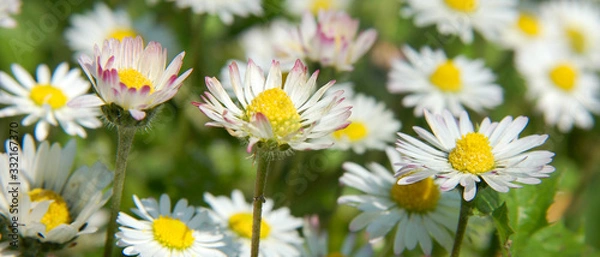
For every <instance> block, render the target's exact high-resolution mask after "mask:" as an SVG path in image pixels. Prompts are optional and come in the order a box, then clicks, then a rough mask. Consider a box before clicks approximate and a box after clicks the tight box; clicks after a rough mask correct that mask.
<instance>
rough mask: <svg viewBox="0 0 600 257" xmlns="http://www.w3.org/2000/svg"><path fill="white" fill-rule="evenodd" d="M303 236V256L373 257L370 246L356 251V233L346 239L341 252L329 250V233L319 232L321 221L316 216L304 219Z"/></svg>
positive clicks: (350, 234)
mask: <svg viewBox="0 0 600 257" xmlns="http://www.w3.org/2000/svg"><path fill="white" fill-rule="evenodd" d="M302 234H303V235H304V239H305V244H304V246H305V247H304V249H303V252H302V256H305V257H333V256H340V257H343V256H352V257H370V256H373V249H372V248H371V245H369V244H365V245H364V246H362V247H360V248H358V249H356V245H357V244H356V234H355V233H349V234H348V235H347V236H346V237H345V238H344V242H343V243H342V247H341V249H339V251H336V250H330V249H328V246H327V245H328V244H329V234H328V233H327V231H324V232H320V231H319V219H318V216H316V215H315V216H313V217H310V218H305V219H304V226H303V227H302ZM355 249H356V250H355Z"/></svg>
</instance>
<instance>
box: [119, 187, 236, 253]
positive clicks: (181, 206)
mask: <svg viewBox="0 0 600 257" xmlns="http://www.w3.org/2000/svg"><path fill="white" fill-rule="evenodd" d="M133 201H134V202H135V205H136V206H137V209H131V211H132V212H133V213H135V214H136V215H137V216H138V217H140V218H142V220H137V219H135V218H133V217H131V216H129V215H127V214H126V213H124V212H120V213H119V217H118V218H117V222H118V223H119V224H120V225H121V227H119V230H120V232H117V233H116V237H117V239H118V241H117V245H118V246H120V247H125V249H123V254H125V255H127V256H133V255H138V254H139V256H140V257H144V256H148V257H151V256H164V257H178V256H181V257H183V256H216V257H221V256H227V255H226V254H225V253H223V252H222V250H221V249H220V248H222V247H224V246H225V242H224V241H223V239H224V236H223V234H221V233H220V231H219V230H218V228H217V227H216V224H213V221H212V220H211V218H210V217H209V214H208V212H207V211H206V210H200V209H198V210H196V209H195V208H194V207H193V206H188V203H187V200H186V199H181V200H179V201H177V204H175V207H174V208H173V211H171V199H170V198H169V196H168V195H166V194H163V195H161V197H160V199H159V201H158V202H157V201H156V200H155V199H154V198H146V199H142V200H140V199H139V198H138V197H137V196H136V195H134V196H133Z"/></svg>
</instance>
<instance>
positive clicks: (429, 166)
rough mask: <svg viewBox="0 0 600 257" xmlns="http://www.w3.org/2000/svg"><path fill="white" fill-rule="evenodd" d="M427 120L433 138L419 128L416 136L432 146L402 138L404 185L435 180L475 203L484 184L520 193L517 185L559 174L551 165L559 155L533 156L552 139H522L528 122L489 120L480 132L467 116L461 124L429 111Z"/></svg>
mask: <svg viewBox="0 0 600 257" xmlns="http://www.w3.org/2000/svg"><path fill="white" fill-rule="evenodd" d="M425 119H426V120H427V123H428V124H429V127H431V131H432V132H429V131H427V130H425V129H423V128H420V127H414V130H415V132H416V133H417V134H418V135H419V136H420V137H421V138H422V139H423V140H425V142H427V143H424V142H422V141H419V140H418V139H416V138H414V137H412V136H409V135H407V134H404V133H398V135H399V136H400V139H399V140H398V143H397V146H398V151H400V153H401V154H402V155H403V157H406V158H405V159H404V160H403V161H402V162H400V165H401V166H403V167H402V168H401V169H400V170H399V171H398V173H397V174H396V175H397V176H400V177H401V178H400V180H398V184H400V185H406V184H412V183H414V182H417V181H421V180H423V179H426V178H429V177H431V176H436V178H437V179H438V180H439V181H440V188H441V190H442V191H448V190H452V189H454V188H455V187H456V186H457V185H458V184H460V185H461V186H462V187H464V191H463V197H464V199H465V200H467V201H471V200H473V198H475V194H476V192H477V186H476V185H477V183H480V182H481V179H483V180H484V183H486V184H487V185H489V186H490V187H491V188H492V189H494V190H496V191H498V192H508V190H509V188H517V187H520V185H519V184H517V183H521V184H539V183H541V182H542V181H541V180H540V178H545V177H548V176H550V175H549V173H551V172H553V171H554V167H552V166H550V165H548V163H550V162H551V161H552V157H553V156H554V153H552V152H550V151H543V150H536V151H529V150H530V149H532V148H535V147H538V146H540V145H542V144H543V143H544V142H545V141H546V139H548V135H531V136H526V137H523V138H519V134H520V133H521V131H523V129H524V128H525V126H526V125H527V122H528V118H527V117H523V116H519V117H517V118H516V119H513V118H512V117H511V116H507V117H505V118H504V119H502V121H500V122H499V123H498V122H493V123H492V122H491V121H490V119H489V118H485V119H484V120H483V121H482V122H481V124H479V128H478V130H477V131H475V130H474V128H473V123H471V120H470V119H469V116H468V115H467V113H466V112H463V113H462V114H461V115H460V119H459V120H456V119H455V118H454V117H453V116H452V114H450V112H448V111H445V112H444V113H443V114H441V115H435V114H431V113H429V112H427V111H426V112H425Z"/></svg>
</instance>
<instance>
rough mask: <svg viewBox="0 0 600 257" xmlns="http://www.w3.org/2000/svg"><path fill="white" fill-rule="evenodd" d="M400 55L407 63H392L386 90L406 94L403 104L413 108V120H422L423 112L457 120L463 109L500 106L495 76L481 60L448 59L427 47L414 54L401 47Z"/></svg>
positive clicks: (498, 89)
mask: <svg viewBox="0 0 600 257" xmlns="http://www.w3.org/2000/svg"><path fill="white" fill-rule="evenodd" d="M402 51H403V52H404V55H405V56H406V60H401V59H397V60H394V61H393V62H392V70H391V71H390V73H389V82H388V85H387V88H388V90H389V91H390V92H392V93H408V95H407V96H405V97H404V99H402V103H403V105H404V106H406V107H415V110H414V114H415V116H417V117H421V116H422V115H423V111H424V110H429V111H431V112H434V113H441V112H442V111H443V110H445V109H448V110H450V112H452V114H454V115H455V116H458V115H460V113H461V112H462V111H463V110H464V107H463V105H464V106H466V107H468V108H470V109H472V110H474V111H476V112H482V111H483V110H484V109H491V108H494V107H496V106H498V105H500V104H501V103H502V88H501V87H500V86H498V85H496V84H494V79H495V76H494V74H493V73H492V71H491V70H490V69H488V68H486V67H484V63H483V60H469V59H467V58H465V57H464V56H457V57H455V58H453V59H448V58H446V55H445V54H444V52H443V51H442V50H440V49H438V50H432V49H431V48H429V47H423V48H421V52H417V51H415V50H413V49H412V48H410V47H409V46H404V47H403V48H402Z"/></svg>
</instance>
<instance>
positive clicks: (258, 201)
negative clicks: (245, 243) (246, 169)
mask: <svg viewBox="0 0 600 257" xmlns="http://www.w3.org/2000/svg"><path fill="white" fill-rule="evenodd" d="M256 154H257V157H258V158H257V159H258V163H257V165H256V171H257V172H256V183H255V184H254V204H253V209H252V248H251V251H250V256H251V257H258V245H259V243H260V225H261V223H262V206H263V203H264V202H265V196H264V192H265V185H266V184H267V183H266V182H267V174H268V173H269V169H270V167H271V161H269V160H268V159H267V155H266V154H265V153H264V152H263V151H262V150H258V151H257V153H256Z"/></svg>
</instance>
